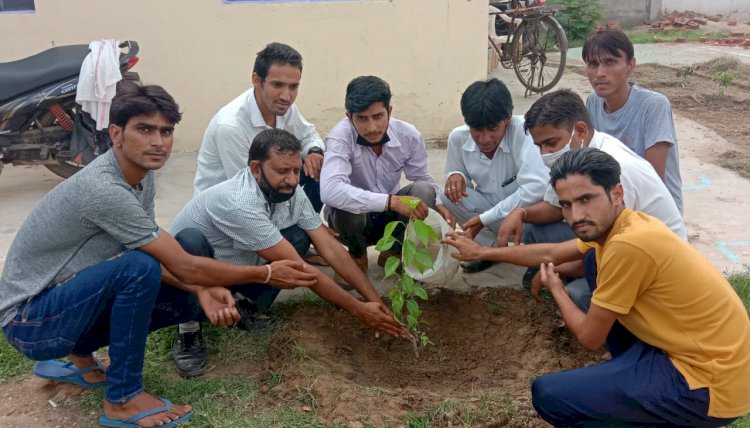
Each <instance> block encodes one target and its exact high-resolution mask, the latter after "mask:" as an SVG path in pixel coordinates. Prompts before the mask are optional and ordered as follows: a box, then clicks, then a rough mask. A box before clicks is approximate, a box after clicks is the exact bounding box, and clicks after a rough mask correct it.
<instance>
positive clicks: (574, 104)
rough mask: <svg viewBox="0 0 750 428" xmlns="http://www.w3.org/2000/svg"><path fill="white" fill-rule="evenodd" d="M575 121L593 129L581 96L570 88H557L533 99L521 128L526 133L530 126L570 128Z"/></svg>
mask: <svg viewBox="0 0 750 428" xmlns="http://www.w3.org/2000/svg"><path fill="white" fill-rule="evenodd" d="M577 122H583V123H585V124H586V126H587V127H588V128H589V129H592V130H593V129H594V125H592V124H591V117H590V116H589V112H588V110H586V105H585V104H584V103H583V100H582V99H581V97H580V96H578V94H576V93H575V92H573V91H571V90H570V89H559V90H557V91H554V92H550V93H549V94H546V95H544V96H543V97H541V98H539V99H538V100H536V101H534V104H532V105H531V108H530V109H529V111H527V112H526V115H525V116H524V124H523V129H524V130H525V131H526V132H527V133H528V131H529V129H531V128H535V127H537V126H544V125H553V126H554V127H555V128H563V127H565V128H568V129H570V128H572V127H573V126H575V124H576V123H577Z"/></svg>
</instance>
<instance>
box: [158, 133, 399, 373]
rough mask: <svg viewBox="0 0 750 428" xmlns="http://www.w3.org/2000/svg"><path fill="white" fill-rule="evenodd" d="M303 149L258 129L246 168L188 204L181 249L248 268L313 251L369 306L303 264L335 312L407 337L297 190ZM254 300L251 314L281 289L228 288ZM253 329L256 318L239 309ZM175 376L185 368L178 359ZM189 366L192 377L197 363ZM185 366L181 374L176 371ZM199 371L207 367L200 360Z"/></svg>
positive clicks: (178, 222)
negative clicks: (188, 249)
mask: <svg viewBox="0 0 750 428" xmlns="http://www.w3.org/2000/svg"><path fill="white" fill-rule="evenodd" d="M301 149H302V148H301V145H300V142H299V140H297V139H296V138H295V137H294V136H293V135H292V134H290V133H289V132H287V131H284V130H280V129H268V130H265V131H262V132H261V133H260V134H258V135H257V136H256V137H255V139H254V140H253V143H252V145H251V146H250V154H249V161H248V167H247V168H245V169H243V170H242V171H240V172H238V173H237V174H236V175H235V176H234V177H232V178H230V179H229V180H227V181H225V182H223V183H219V184H217V185H215V186H213V187H211V188H209V189H207V190H205V191H203V192H201V193H200V194H199V195H198V196H196V197H195V198H193V200H191V201H190V202H189V203H188V204H187V205H186V206H185V208H183V209H182V211H180V213H179V214H177V217H176V218H175V220H174V223H173V225H172V231H174V232H175V233H177V232H180V234H181V236H183V237H184V239H185V240H186V242H187V243H186V245H187V246H188V247H191V248H195V251H197V252H200V253H205V254H206V255H207V256H210V257H214V258H216V259H218V260H222V261H230V260H231V261H232V262H233V263H235V264H241V265H250V266H253V265H255V266H260V265H265V266H268V267H269V268H268V273H269V276H270V275H271V273H272V272H271V268H270V265H269V264H267V263H270V262H273V261H276V260H298V261H302V258H301V257H302V256H303V255H304V254H305V251H306V250H307V248H308V247H309V245H310V242H311V241H312V243H313V244H314V245H315V247H316V248H318V249H319V251H320V253H321V256H322V257H323V258H324V259H325V260H326V261H327V262H328V263H329V264H330V266H331V267H333V269H334V270H335V271H336V272H337V273H338V274H339V275H341V276H342V277H343V278H345V279H346V281H347V282H348V283H349V284H351V285H352V286H353V287H354V288H355V289H356V290H357V291H358V292H359V293H360V294H361V295H362V296H363V297H364V298H365V300H366V301H364V302H362V301H360V300H357V299H356V298H354V296H352V295H351V294H349V293H347V292H345V291H344V290H342V289H341V287H339V286H337V285H336V284H334V283H333V281H332V280H331V279H330V278H329V277H328V276H326V275H325V274H324V273H323V272H321V271H320V270H318V269H317V268H314V267H312V266H307V269H309V270H311V271H312V272H314V273H315V274H316V275H317V283H316V284H315V285H314V286H311V287H310V290H312V291H313V292H315V293H316V294H318V295H319V296H320V297H322V298H324V299H326V300H328V301H329V302H331V303H333V304H335V305H338V306H340V307H341V308H343V309H344V310H346V311H348V312H349V313H351V314H352V315H354V316H355V317H356V318H358V319H359V320H360V321H362V322H363V323H365V324H366V325H368V326H369V327H371V328H373V329H374V330H375V333H376V335H379V334H381V333H386V334H390V335H392V336H396V337H406V336H408V333H407V332H406V330H405V329H404V328H403V327H402V326H401V325H399V324H398V323H397V322H396V321H395V319H394V317H393V314H392V313H391V312H390V310H388V308H386V307H385V306H384V305H383V302H382V301H381V299H380V296H379V295H378V294H377V292H376V291H375V289H374V288H373V287H372V284H370V282H369V281H368V280H367V278H366V277H365V276H364V275H363V274H362V272H360V271H359V269H357V266H356V265H355V264H354V261H353V260H352V259H351V258H350V257H347V252H346V250H345V249H344V248H343V247H342V246H341V245H340V244H339V243H338V242H337V241H336V239H335V238H334V237H333V235H331V233H330V232H328V231H327V230H326V226H324V225H323V224H322V222H321V220H320V216H319V215H318V214H317V213H316V212H315V210H314V209H313V207H312V204H311V203H310V201H309V200H308V199H307V196H306V195H305V193H304V192H302V191H301V190H300V188H299V186H298V184H299V173H300V169H302V163H303V161H302V156H301ZM231 290H232V291H234V292H238V293H240V294H241V295H243V296H244V297H245V298H247V299H250V300H251V301H252V305H251V307H252V308H253V309H260V310H263V309H266V308H268V307H269V306H270V305H271V303H273V301H274V299H275V298H276V296H277V295H278V293H279V292H280V291H281V290H280V289H279V288H276V287H272V286H270V285H268V284H267V282H264V283H260V284H243V285H236V286H233V287H231ZM240 314H241V315H242V317H243V318H244V321H243V319H241V320H240V321H239V322H240V323H246V321H248V319H250V320H251V321H254V322H251V323H249V324H250V325H251V326H257V325H258V324H259V323H258V322H257V319H255V320H254V319H253V318H255V317H258V315H256V314H254V313H253V312H250V311H248V312H245V313H243V311H240ZM176 363H177V367H178V371H184V368H185V367H182V366H184V364H182V365H181V362H180V361H179V360H177V359H176ZM191 363H192V364H191V365H189V367H186V368H188V369H191V371H192V372H193V373H194V372H195V371H197V370H195V368H196V367H198V364H197V363H196V362H195V361H191ZM181 367H182V368H181ZM200 367H205V361H203V362H202V365H201V366H200Z"/></svg>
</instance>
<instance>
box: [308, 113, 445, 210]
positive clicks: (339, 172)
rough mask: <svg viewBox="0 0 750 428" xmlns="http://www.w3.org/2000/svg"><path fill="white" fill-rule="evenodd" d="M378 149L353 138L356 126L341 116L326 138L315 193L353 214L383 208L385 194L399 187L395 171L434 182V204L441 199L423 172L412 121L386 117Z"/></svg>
mask: <svg viewBox="0 0 750 428" xmlns="http://www.w3.org/2000/svg"><path fill="white" fill-rule="evenodd" d="M386 132H387V133H388V137H389V138H390V141H388V142H387V143H385V144H384V145H383V146H382V147H383V152H382V154H381V155H380V156H377V155H376V154H375V152H374V151H373V150H372V149H371V148H369V147H364V146H361V145H359V144H357V143H356V141H357V130H356V128H354V125H352V123H351V121H350V120H349V119H347V118H344V119H342V120H341V121H340V122H339V123H338V124H336V126H334V127H333V129H332V130H331V132H330V133H329V134H328V138H327V139H326V146H327V150H326V156H325V160H324V161H323V170H322V171H321V173H320V197H321V199H322V200H323V203H325V204H326V205H328V206H331V207H334V208H338V209H341V210H344V211H348V212H350V213H354V214H363V213H368V212H379V211H384V210H385V208H386V206H385V205H386V202H387V200H388V195H389V194H395V193H396V192H398V190H399V189H400V187H399V182H400V180H401V173H402V172H403V173H404V175H405V176H406V178H407V179H408V180H410V181H428V182H430V183H432V185H433V187H434V188H435V191H436V194H437V195H438V196H437V197H436V201H435V204H436V205H439V204H442V201H441V200H440V196H439V194H440V188H439V187H438V184H437V182H435V179H434V178H432V176H431V175H430V173H429V172H427V150H426V149H425V144H424V140H422V136H421V135H420V134H419V131H417V128H415V127H414V126H413V125H411V124H409V123H406V122H404V121H402V120H398V119H394V118H390V120H389V121H388V131H386Z"/></svg>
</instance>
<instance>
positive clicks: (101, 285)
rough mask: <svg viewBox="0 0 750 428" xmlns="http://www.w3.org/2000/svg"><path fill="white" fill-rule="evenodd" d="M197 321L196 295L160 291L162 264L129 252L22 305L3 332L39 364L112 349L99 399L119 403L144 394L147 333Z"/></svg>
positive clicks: (199, 313)
mask: <svg viewBox="0 0 750 428" xmlns="http://www.w3.org/2000/svg"><path fill="white" fill-rule="evenodd" d="M201 317H204V315H203V311H201V309H200V306H199V305H198V302H197V298H196V297H195V296H194V295H192V294H190V293H187V292H185V291H182V290H179V289H176V288H174V287H170V286H162V285H161V268H160V265H159V262H158V261H157V260H156V259H155V258H153V257H152V256H150V255H148V254H146V253H144V252H142V251H140V250H131V251H127V252H125V253H123V254H122V255H120V256H118V257H115V258H112V259H110V260H107V261H104V262H101V263H98V264H96V265H93V266H90V267H88V268H86V269H84V270H82V271H80V272H78V273H77V274H76V275H75V276H74V277H72V278H70V279H69V280H67V281H65V282H63V283H60V284H58V285H57V286H55V287H52V288H48V289H47V290H45V291H43V292H42V293H40V294H38V295H36V296H34V297H33V298H31V299H29V300H28V301H27V302H25V303H23V304H21V305H20V307H19V309H18V313H17V314H16V316H15V318H14V319H13V320H11V321H10V322H9V323H8V324H7V325H6V326H5V327H3V333H4V334H5V337H6V339H7V340H8V342H9V343H10V344H11V345H12V346H13V347H14V348H15V349H17V350H18V351H19V352H21V353H22V354H23V355H25V356H26V357H27V358H30V359H32V360H37V361H40V360H50V359H56V358H62V357H65V356H66V355H68V354H74V355H79V356H88V355H91V353H92V352H93V351H95V350H97V349H99V348H101V347H104V346H106V345H109V357H110V361H111V364H110V366H109V368H108V369H107V388H106V391H105V393H104V396H105V398H106V399H107V400H108V401H110V402H112V403H124V402H126V401H128V400H130V399H132V398H133V397H135V396H136V395H138V394H140V393H141V392H143V376H142V370H143V358H144V354H145V348H146V337H147V336H148V333H149V332H150V331H153V330H157V329H159V328H162V327H166V326H169V325H173V324H176V323H179V322H182V321H186V320H190V319H196V318H201Z"/></svg>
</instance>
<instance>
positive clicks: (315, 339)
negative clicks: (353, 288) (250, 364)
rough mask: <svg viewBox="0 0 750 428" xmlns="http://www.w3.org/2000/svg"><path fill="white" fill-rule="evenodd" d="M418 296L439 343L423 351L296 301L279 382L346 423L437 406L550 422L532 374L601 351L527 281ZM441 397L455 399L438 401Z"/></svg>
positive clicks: (440, 421) (394, 419) (325, 415)
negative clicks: (576, 334)
mask: <svg viewBox="0 0 750 428" xmlns="http://www.w3.org/2000/svg"><path fill="white" fill-rule="evenodd" d="M420 306H421V308H422V310H423V320H424V321H425V322H426V323H427V325H426V328H425V330H426V331H427V333H428V334H429V337H430V340H431V341H432V342H433V345H431V346H428V347H427V348H426V349H423V350H422V351H421V352H420V355H419V357H418V358H416V357H415V355H414V352H413V348H412V344H411V343H409V342H406V341H402V340H397V339H392V338H386V337H381V338H379V339H376V338H374V337H373V334H372V331H371V330H369V329H367V328H366V327H365V326H364V325H362V324H361V323H358V322H356V321H354V320H353V319H352V318H351V316H350V315H349V314H348V313H346V312H344V311H342V310H339V309H336V308H333V307H309V306H299V307H297V308H296V310H294V312H293V313H292V314H291V322H290V323H289V324H288V326H287V327H286V328H285V329H284V331H283V333H282V335H281V337H280V338H279V341H278V342H277V345H276V346H274V347H272V349H271V352H270V358H271V359H272V364H273V361H274V360H275V361H277V363H276V365H277V366H279V364H278V361H279V360H281V361H282V362H283V363H282V364H281V366H283V367H287V368H288V369H287V370H285V371H284V374H283V381H282V383H281V384H280V385H278V386H276V387H274V388H273V391H274V392H277V393H278V394H279V396H280V397H281V398H282V399H283V400H284V401H287V400H295V399H297V400H301V401H302V402H303V403H306V404H307V405H308V406H311V407H314V408H315V410H316V411H317V414H318V416H319V417H320V418H321V419H322V420H324V421H327V422H331V423H341V424H343V425H345V426H365V425H367V424H371V425H373V426H384V425H393V426H400V425H403V423H404V421H405V419H406V417H407V416H408V415H410V414H414V415H422V416H425V415H430V417H431V418H432V419H433V421H434V422H433V426H451V425H453V426H461V425H462V424H463V423H464V422H465V420H466V419H467V418H471V417H474V418H477V419H474V420H473V421H474V423H475V424H476V425H485V426H547V425H546V424H545V423H544V422H543V421H542V420H541V419H539V418H538V417H537V416H536V413H535V411H534V410H533V408H532V406H531V402H530V398H531V390H530V387H531V382H532V381H533V380H534V378H535V377H537V376H539V375H540V374H544V373H549V372H555V371H559V370H566V369H573V368H577V367H582V366H584V365H586V364H590V363H594V362H596V361H597V360H598V356H599V355H600V354H601V352H599V353H590V352H586V351H585V350H584V349H583V348H582V347H580V346H579V345H578V344H577V342H576V341H575V339H574V338H573V337H572V336H570V334H569V333H567V332H566V331H564V330H561V329H559V328H557V327H556V316H555V314H554V311H553V309H552V308H551V306H546V305H542V304H539V303H537V302H535V301H533V300H532V299H530V298H529V297H527V295H526V294H525V293H523V292H521V291H517V290H513V289H491V290H483V291H481V292H478V293H475V294H468V295H466V294H456V293H453V292H449V291H440V292H438V293H437V294H434V295H432V296H430V300H429V301H428V302H424V303H423V304H421V305H420ZM300 355H302V357H300ZM295 358H296V359H297V360H298V363H297V364H294V359H295ZM444 400H447V402H448V403H451V404H453V406H446V405H443V406H442V407H441V403H443V402H444ZM446 408H451V409H452V411H445V409H446ZM480 419H481V420H480Z"/></svg>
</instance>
